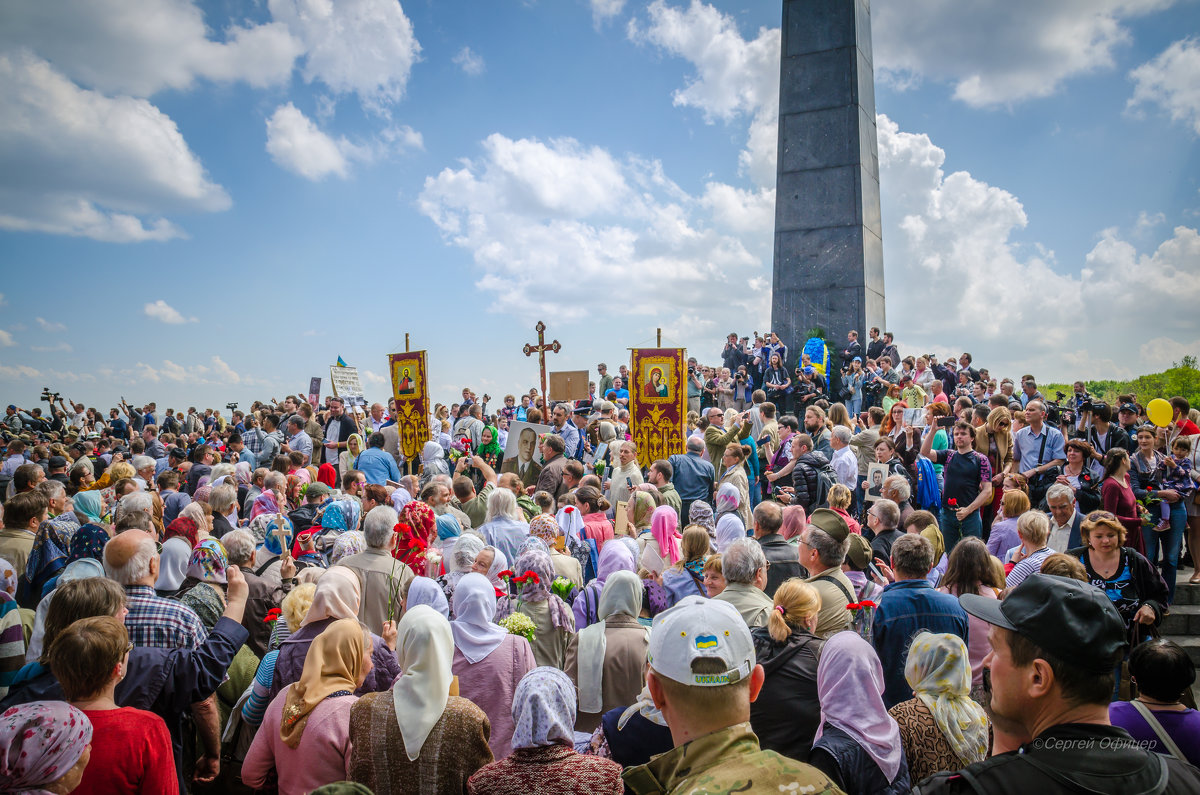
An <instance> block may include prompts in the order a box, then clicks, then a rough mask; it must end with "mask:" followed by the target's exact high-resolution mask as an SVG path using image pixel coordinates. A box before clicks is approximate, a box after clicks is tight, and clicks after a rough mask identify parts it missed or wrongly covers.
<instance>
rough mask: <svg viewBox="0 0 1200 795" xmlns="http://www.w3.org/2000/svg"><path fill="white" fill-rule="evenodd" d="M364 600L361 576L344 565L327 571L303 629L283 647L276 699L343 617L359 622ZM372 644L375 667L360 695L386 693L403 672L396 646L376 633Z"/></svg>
mask: <svg viewBox="0 0 1200 795" xmlns="http://www.w3.org/2000/svg"><path fill="white" fill-rule="evenodd" d="M361 599H362V590H361V586H360V585H359V581H358V575H357V574H355V573H354V572H352V571H350V569H347V568H346V567H344V566H333V567H332V568H329V569H327V570H326V571H325V574H324V575H323V576H322V577H321V579H320V580H319V581H318V582H317V590H316V593H315V594H314V595H313V601H312V605H311V606H310V607H309V608H308V614H307V615H305V616H304V620H303V621H301V622H300V628H299V629H298V630H296V631H295V632H293V633H292V634H291V635H290V636H289V637H288V639H287V640H285V641H284V642H283V643H281V644H280V646H279V657H278V658H277V659H276V660H275V672H274V675H273V676H272V678H271V693H270V695H271V697H272V698H274V697H275V695H276V694H278V693H279V691H280V690H282V689H283V688H284V687H286V686H287V685H289V684H291V683H292V682H295V681H297V680H299V679H300V674H301V672H302V671H303V669H304V657H305V655H306V654H308V650H309V647H310V646H312V644H313V641H315V640H316V639H317V637H319V636H320V634H321V633H322V632H324V631H325V630H326V628H328V627H329V625H330V624H332V623H333V622H334V621H337V620H338V619H340V618H353V619H355V620H356V621H357V620H358V609H359V602H360V600H361ZM389 624H390V622H389ZM389 629H390V626H389V625H385V626H384V631H385V632H387V631H388V630H389ZM389 634H390V633H389ZM371 641H372V646H371V662H372V663H373V667H372V669H371V672H370V673H369V674H368V675H367V678H366V680H365V681H364V682H363V683H362V684H361V685H359V687H358V689H357V690H356V691H355V692H356V693H357V694H358V695H362V694H363V693H372V692H378V691H382V690H385V689H386V688H387V687H388V685H389V684H390V683H391V681H392V680H393V679H394V678H395V677H396V675H397V674H399V673H400V669H399V667H398V666H397V665H396V655H395V654H394V653H393V651H392V648H391V645H392V644H389V643H388V642H387V641H385V640H384V639H383V638H381V637H379V636H378V635H375V634H374V633H372V635H371ZM393 643H394V641H393Z"/></svg>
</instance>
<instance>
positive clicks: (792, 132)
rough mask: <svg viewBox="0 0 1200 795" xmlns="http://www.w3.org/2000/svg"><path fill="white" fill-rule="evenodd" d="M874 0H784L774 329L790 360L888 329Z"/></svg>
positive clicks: (773, 300) (773, 302)
mask: <svg viewBox="0 0 1200 795" xmlns="http://www.w3.org/2000/svg"><path fill="white" fill-rule="evenodd" d="M880 226H881V224H880V214H879V147H878V141H877V136H876V129H875V82H874V70H873V68H872V66H871V4H870V0H784V3H783V47H782V54H781V64H780V80H779V161H778V165H777V178H776V192H775V276H774V293H773V296H772V303H771V324H772V325H771V328H772V330H773V331H775V332H776V333H777V334H779V336H780V337H781V338H782V340H783V341H784V342H785V343H786V344H787V346H788V356H789V362H788V364H789V365H791V366H794V365H795V363H796V362H797V361H798V359H799V356H800V349H801V347H802V346H803V344H804V340H805V339H807V338H808V331H809V329H811V328H814V327H819V328H822V329H824V330H825V331H826V332H827V335H828V336H827V337H826V340H827V342H829V345H830V348H831V349H832V350H833V351H834V352H836V351H837V350H840V348H841V346H842V345H843V343H844V342H845V339H846V332H847V331H849V330H850V329H857V330H858V332H859V337H860V339H862V340H863V343H864V344H865V342H866V339H867V329H868V328H870V327H871V326H879V327H880V328H881V329H882V328H884V305H883V304H884V301H883V242H882V231H881V229H880Z"/></svg>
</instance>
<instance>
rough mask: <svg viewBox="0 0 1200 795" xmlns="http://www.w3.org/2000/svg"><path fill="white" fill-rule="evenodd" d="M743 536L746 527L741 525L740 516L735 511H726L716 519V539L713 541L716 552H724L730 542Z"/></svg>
mask: <svg viewBox="0 0 1200 795" xmlns="http://www.w3.org/2000/svg"><path fill="white" fill-rule="evenodd" d="M745 537H746V528H745V527H744V526H743V525H742V518H741V517H740V516H738V515H737V514H736V513H727V514H725V515H724V516H722V517H721V518H720V519H718V520H717V539H716V541H714V542H713V543H714V545H715V546H716V548H717V552H720V553H721V554H725V550H727V549H729V545H730V544H732V543H733V542H734V541H737V540H738V539H739V538H745Z"/></svg>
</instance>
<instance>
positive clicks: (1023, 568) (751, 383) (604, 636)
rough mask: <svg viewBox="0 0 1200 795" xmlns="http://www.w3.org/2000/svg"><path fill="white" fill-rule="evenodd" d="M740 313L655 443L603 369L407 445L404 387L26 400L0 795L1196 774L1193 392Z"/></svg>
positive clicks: (11, 441)
mask: <svg viewBox="0 0 1200 795" xmlns="http://www.w3.org/2000/svg"><path fill="white" fill-rule="evenodd" d="M753 336H754V338H753V341H752V340H751V337H750V336H739V335H737V334H730V335H729V339H728V342H727V344H726V346H725V348H724V350H723V351H722V352H721V356H720V361H721V363H720V365H719V366H712V367H709V366H704V365H702V364H700V363H699V361H697V360H696V359H692V360H690V361H689V363H688V378H687V390H688V392H687V405H688V414H687V421H686V432H685V442H684V449H683V450H682V451H681V452H679V453H677V454H675V455H671V456H668V457H666V458H663V459H659V460H655V461H651V462H648V465H646V464H647V462H646V461H645V460H642V461H641V462H640V463H639V456H638V449H637V446H636V443H635V441H634V433H633V431H634V428H633V427H632V421H631V418H630V415H629V402H630V400H629V394H630V393H629V390H630V388H633V389H642V388H643V387H644V388H646V389H652V390H654V393H655V395H661V394H662V390H663V389H665V388H666V387H665V385H664V384H663V382H662V381H661V380H660V381H659V382H655V383H648V384H647V385H641V384H638V383H632V382H631V379H630V376H629V372H628V368H627V367H625V366H623V365H622V366H620V367H619V368H618V372H617V373H616V374H612V375H610V374H609V373H608V368H607V367H606V366H605V365H603V364H601V365H599V367H598V368H597V379H596V381H595V382H593V383H592V384H591V389H590V392H591V397H590V399H588V400H583V401H573V402H557V403H553V402H552V403H550V404H549V405H547V404H546V402H545V401H544V400H543V398H542V396H541V395H539V394H538V393H537V391H536V390H531V391H530V392H529V393H528V394H524V395H521V396H519V397H518V396H515V395H508V396H505V398H504V399H503V401H502V405H500V406H499V407H492V408H489V406H488V405H487V404H488V402H489V401H490V400H491V398H490V397H489V396H487V395H484V396H483V398H482V399H480V398H477V397H476V395H475V394H474V393H473V392H472V391H471V390H470V389H469V388H464V389H463V392H462V400H461V402H459V403H453V404H451V405H441V404H438V405H436V406H435V408H434V411H433V412H432V414H431V416H430V417H429V420H430V439H429V441H428V442H427V443H426V444H425V445H424V448H423V449H422V451H421V454H420V456H419V458H413V459H411V460H407V459H405V457H404V456H403V455H402V454H401V451H400V443H399V435H398V428H397V425H396V423H395V420H394V417H395V407H394V404H393V403H391V402H390V401H389V402H388V403H387V404H385V403H375V404H373V405H370V406H369V407H367V406H362V407H358V406H353V405H348V404H347V403H346V402H345V401H344V400H342V399H340V398H337V397H332V398H327V399H326V400H325V401H324V402H323V403H320V404H310V403H309V402H308V401H307V400H305V399H304V398H303V397H301V396H288V397H286V398H285V399H284V400H283V401H278V400H275V399H272V400H270V401H268V402H255V403H254V404H253V405H251V407H250V408H249V410H247V411H245V412H243V411H239V410H237V409H236V406H234V405H232V404H231V405H230V406H228V407H226V409H225V410H226V411H230V412H231V414H230V416H229V417H224V416H222V413H221V411H219V410H212V409H206V410H204V411H199V410H197V409H195V408H190V409H188V410H187V411H186V412H182V413H177V412H176V411H175V410H174V409H167V410H166V411H165V412H163V413H162V414H161V416H160V414H159V410H158V408H157V406H156V404H154V403H148V404H144V405H143V406H142V407H140V408H137V407H134V406H131V405H130V404H128V403H127V402H126V401H125V400H124V399H122V400H121V404H120V406H119V407H117V408H113V409H111V410H110V411H108V412H107V417H106V416H105V413H104V412H101V411H97V410H96V409H95V408H87V407H85V406H84V405H83V404H79V403H75V402H74V401H67V400H63V399H62V398H61V397H60V396H58V395H56V394H53V393H49V392H47V394H46V395H45V396H44V399H46V400H47V402H48V404H49V405H48V408H47V409H45V410H42V409H41V408H40V407H39V408H33V409H29V410H27V409H25V408H22V407H19V406H16V405H10V406H8V408H7V410H6V413H5V417H4V419H3V420H0V435H2V437H3V446H4V449H3V453H2V454H0V460H2V464H0V495H3V496H4V502H3V530H0V575H2V578H0V580H2V583H0V584H2V588H0V791H3V792H53V793H66V792H79V793H182V792H188V791H191V792H197V793H204V792H214V793H218V792H219V793H239V792H247V793H249V792H280V793H288V794H290V793H379V794H380V795H383V794H386V793H476V794H478V795H484V794H485V793H496V794H497V795H508V793H527V792H542V791H545V792H555V793H580V794H581V795H582V793H613V794H614V795H616V794H617V793H635V794H636V795H642V794H643V793H691V792H706V793H733V792H810V793H835V792H845V793H851V794H855V793H901V792H909V791H914V792H922V793H932V792H939V793H940V792H992V791H996V792H999V791H1006V792H1007V791H1019V789H1018V788H1019V787H1021V786H1023V785H1025V786H1028V787H1029V788H1030V789H1029V791H1031V792H1112V793H1117V792H1121V793H1124V792H1164V793H1185V792H1191V793H1194V792H1198V791H1200V770H1197V768H1196V767H1195V765H1197V764H1198V763H1200V713H1197V711H1196V710H1195V709H1194V701H1193V698H1192V685H1193V683H1194V681H1195V666H1194V664H1193V663H1192V660H1191V658H1190V657H1189V655H1188V653H1187V650H1186V649H1184V648H1182V647H1181V646H1179V645H1177V644H1176V643H1173V642H1172V641H1170V640H1165V639H1163V638H1161V637H1159V635H1158V632H1157V627H1158V626H1159V625H1160V624H1161V622H1162V621H1163V618H1164V617H1165V616H1167V615H1169V613H1170V611H1171V609H1172V605H1173V602H1174V598H1175V588H1176V581H1177V579H1178V578H1179V574H1178V572H1179V569H1180V567H1184V568H1186V567H1187V565H1188V560H1189V559H1190V560H1191V561H1192V566H1193V576H1192V579H1191V581H1192V582H1197V581H1200V577H1198V576H1197V575H1198V571H1197V569H1196V568H1195V563H1197V562H1200V561H1198V560H1197V559H1196V557H1195V555H1196V549H1197V546H1196V544H1197V543H1200V507H1198V504H1197V502H1196V484H1197V482H1200V460H1198V459H1197V454H1198V453H1200V444H1197V442H1198V441H1200V427H1197V425H1196V421H1197V412H1196V411H1195V410H1193V409H1192V408H1191V406H1190V405H1189V403H1188V401H1187V400H1186V399H1184V398H1182V397H1178V396H1164V397H1169V398H1170V406H1171V409H1172V412H1173V414H1174V416H1173V417H1172V418H1171V420H1170V422H1161V421H1160V424H1159V425H1154V424H1151V423H1149V422H1148V417H1147V414H1146V409H1145V407H1144V406H1143V405H1142V404H1141V403H1139V402H1138V396H1134V395H1124V396H1121V398H1120V400H1119V401H1118V402H1117V403H1116V404H1112V405H1110V404H1108V403H1105V402H1103V401H1101V400H1099V399H1098V398H1095V397H1093V396H1090V395H1088V394H1087V392H1086V389H1085V388H1084V384H1082V383H1078V384H1076V385H1075V389H1074V393H1073V394H1072V395H1070V396H1068V395H1063V394H1060V395H1058V396H1057V399H1056V400H1054V401H1048V400H1047V399H1046V398H1045V397H1044V396H1043V395H1042V394H1041V392H1040V391H1039V389H1038V386H1037V383H1036V381H1035V380H1034V378H1033V377H1032V376H1030V375H1026V376H1023V377H1021V378H1020V379H1018V380H1016V381H1014V380H1012V379H1008V378H1001V379H999V380H996V379H995V378H993V377H992V376H991V375H990V374H989V373H988V371H987V370H986V369H976V368H975V367H974V366H973V361H972V357H971V356H970V354H963V355H962V356H961V357H958V358H957V359H950V360H947V361H946V362H939V361H938V360H937V358H936V357H933V356H929V355H922V356H908V357H903V358H902V357H901V355H900V353H899V351H898V349H897V347H896V345H895V343H894V340H893V338H892V335H891V334H888V333H882V334H881V333H880V332H879V330H878V329H872V330H871V331H870V334H869V342H868V343H867V345H866V348H865V349H864V348H863V346H862V345H861V344H860V342H859V341H858V335H857V334H856V333H854V332H851V334H850V335H849V337H848V339H847V340H846V343H845V345H844V346H843V347H842V348H841V349H840V350H835V351H829V352H826V353H824V354H823V355H817V356H814V351H813V350H812V349H811V348H810V347H809V346H807V345H806V349H805V351H804V352H803V353H802V354H800V355H799V356H798V357H796V356H792V355H790V354H789V351H788V349H787V347H786V346H785V345H784V344H783V343H782V342H781V341H780V340H779V338H778V337H777V336H776V335H774V334H767V335H763V336H760V335H758V334H755V335H753ZM789 367H790V368H791V369H789ZM1148 397H1150V396H1141V398H1142V399H1143V400H1147V399H1148ZM1159 419H1161V418H1159ZM517 421H525V422H531V423H534V424H544V425H545V426H548V427H549V428H550V431H549V432H548V433H545V434H542V435H539V434H537V433H529V438H528V439H527V438H525V433H522V434H521V435H520V436H519V438H516V439H515V440H514V444H515V447H516V449H518V451H519V452H518V454H517V456H516V460H510V461H507V462H506V461H505V450H506V448H507V447H508V438H507V437H508V431H509V427H510V424H511V423H514V422H517ZM523 427H525V426H523ZM1185 540H1186V542H1187V546H1186V553H1185V547H1184V542H1185Z"/></svg>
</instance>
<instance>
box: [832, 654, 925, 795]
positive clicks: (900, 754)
mask: <svg viewBox="0 0 1200 795" xmlns="http://www.w3.org/2000/svg"><path fill="white" fill-rule="evenodd" d="M817 698H818V699H819V700H820V702H821V725H820V726H818V727H817V736H816V738H815V739H820V737H821V734H822V733H823V732H824V730H825V724H829V725H830V726H836V727H838V728H839V729H841V730H842V731H844V732H846V734H849V735H850V736H851V737H853V738H854V740H855V741H856V742H857V743H858V744H859V745H861V746H862V748H863V750H864V751H866V752H867V754H869V755H870V757H871V758H872V759H874V760H875V763H876V764H878V765H879V769H880V770H882V771H883V774H884V776H886V777H887V780H888V781H891V780H892V779H894V778H895V777H896V773H897V772H898V771H899V770H900V765H902V764H904V749H903V748H902V746H901V745H900V725H899V724H898V723H896V721H895V719H894V718H892V716H891V715H889V714H888V711H887V707H885V706H884V705H883V666H882V665H880V664H879V657H877V656H876V655H875V650H874V649H873V648H871V644H869V643H867V642H866V641H865V640H863V639H862V638H861V637H859V635H858V634H857V633H855V632H838V633H837V634H835V635H833V636H832V637H831V638H829V640H827V641H825V645H824V647H822V649H821V660H820V662H818V663H817Z"/></svg>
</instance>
